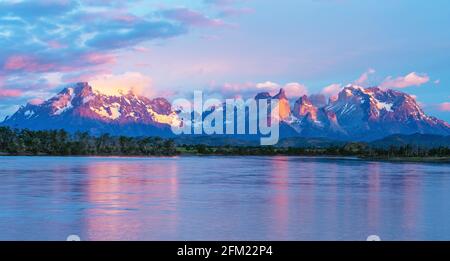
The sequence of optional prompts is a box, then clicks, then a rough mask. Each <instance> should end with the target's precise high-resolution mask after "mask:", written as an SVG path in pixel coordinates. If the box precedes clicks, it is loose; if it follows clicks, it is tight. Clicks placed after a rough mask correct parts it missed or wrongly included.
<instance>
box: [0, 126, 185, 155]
mask: <svg viewBox="0 0 450 261" xmlns="http://www.w3.org/2000/svg"><path fill="white" fill-rule="evenodd" d="M0 153H2V154H7V155H61V156H64V155H105V156H107V155H114V156H171V155H175V154H177V151H176V146H175V142H174V141H173V140H164V139H161V138H153V137H145V138H131V137H123V136H121V137H111V136H109V135H107V134H105V135H102V136H100V137H94V136H90V135H89V134H88V133H86V132H83V133H81V132H79V133H75V134H74V135H70V134H69V133H67V132H66V131H64V130H49V131H30V130H12V129H10V128H7V127H0Z"/></svg>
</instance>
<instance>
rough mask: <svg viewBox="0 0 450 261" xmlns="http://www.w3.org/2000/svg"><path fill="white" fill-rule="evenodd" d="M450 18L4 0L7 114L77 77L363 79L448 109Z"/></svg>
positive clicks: (423, 13) (372, 4)
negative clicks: (449, 28) (449, 27)
mask: <svg viewBox="0 0 450 261" xmlns="http://www.w3.org/2000/svg"><path fill="white" fill-rule="evenodd" d="M125 2H126V3H125ZM449 25H450V1H446V0H435V1H419V0H384V1H380V0H377V1H375V0H364V1H361V0H353V1H352V0H281V1H276V0H198V1H175V0H171V1H144V0H138V1H116V0H104V1H100V0H79V1H66V0H43V1H17V0H14V1H12V0H11V1H8V0H6V1H5V0H4V1H0V47H1V51H0V66H1V68H2V69H1V71H0V117H2V118H3V117H4V116H6V115H8V114H11V113H12V112H14V110H16V109H17V107H18V106H20V105H23V104H25V103H26V102H28V101H31V102H36V103H38V102H39V101H40V100H42V99H46V98H48V97H50V96H51V95H53V94H54V93H55V92H57V91H58V90H59V89H60V88H61V87H62V86H64V85H66V84H69V83H71V82H75V81H89V82H90V83H92V84H93V85H95V86H94V87H96V88H98V89H108V88H117V87H121V88H122V87H123V88H133V89H134V90H138V91H139V92H142V94H144V95H148V96H170V97H174V96H177V95H183V94H186V93H190V92H191V91H192V90H195V89H202V90H205V91H208V92H211V93H218V94H220V95H224V96H227V95H233V94H248V95H250V94H252V93H256V92H258V91H261V90H262V89H265V90H270V91H275V90H276V89H277V88H279V87H286V88H287V89H288V90H290V93H288V94H291V95H292V96H296V95H300V94H303V93H309V94H313V93H321V92H322V93H325V94H327V95H332V93H333V92H335V91H336V90H339V88H340V87H342V86H344V85H346V84H348V83H358V84H360V85H363V86H367V87H368V86H374V85H381V86H383V87H386V88H395V89H399V90H401V91H405V92H407V93H410V94H413V95H415V96H417V100H418V101H419V102H420V103H421V104H422V106H423V107H424V109H425V111H426V112H427V113H429V114H431V115H433V116H437V117H439V118H442V119H444V120H446V121H450V91H449V84H450V62H449V61H450V30H448V26H449Z"/></svg>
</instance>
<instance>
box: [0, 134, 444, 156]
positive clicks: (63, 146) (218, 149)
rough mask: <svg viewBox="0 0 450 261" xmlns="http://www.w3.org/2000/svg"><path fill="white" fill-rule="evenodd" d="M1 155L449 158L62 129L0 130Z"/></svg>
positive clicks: (408, 151)
mask: <svg viewBox="0 0 450 261" xmlns="http://www.w3.org/2000/svg"><path fill="white" fill-rule="evenodd" d="M0 154H1V155H53V156H69V155H73V156H78V155H79V156H90V155H92V156H93V155H99V156H173V155H180V154H181V155H230V156H231V155H234V156H239V155H242V156H244V155H255V156H256V155H264V156H270V155H289V156H355V157H360V158H373V159H377V158H379V159H391V158H392V159H393V158H410V159H413V158H416V159H419V160H420V159H423V158H444V159H447V160H448V159H450V148H449V147H437V148H436V147H435V148H424V147H418V146H411V145H406V146H399V147H395V146H390V147H388V148H375V147H371V146H369V145H368V144H367V143H363V142H348V143H346V144H345V145H343V146H328V147H277V146H231V145H225V146H207V145H203V144H197V145H186V144H177V143H176V141H175V140H173V139H162V138H159V137H126V136H118V137H116V136H110V135H108V134H103V135H101V136H92V135H89V134H88V133H87V132H77V133H74V134H70V133H68V132H66V131H64V130H45V131H31V130H27V129H24V130H19V129H11V128H9V127H0Z"/></svg>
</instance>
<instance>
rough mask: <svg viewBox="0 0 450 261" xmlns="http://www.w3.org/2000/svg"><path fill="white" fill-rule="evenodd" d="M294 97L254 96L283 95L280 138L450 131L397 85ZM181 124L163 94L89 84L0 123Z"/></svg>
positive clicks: (97, 130)
mask: <svg viewBox="0 0 450 261" xmlns="http://www.w3.org/2000/svg"><path fill="white" fill-rule="evenodd" d="M290 98H293V97H287V96H286V93H285V92H284V90H282V89H281V90H280V92H279V93H278V94H276V95H274V96H271V95H270V94H269V93H267V92H265V93H259V94H257V95H256V96H255V99H256V100H258V99H279V101H280V103H279V109H280V110H279V111H280V117H279V118H280V119H281V123H280V138H281V139H282V138H290V139H293V138H296V137H297V138H298V137H305V138H325V139H328V140H341V141H342V140H344V141H373V140H378V139H382V138H384V137H387V136H389V135H393V134H403V135H410V134H415V133H419V134H431V135H442V136H448V135H450V125H449V124H448V123H446V122H444V121H442V120H439V119H436V118H434V117H430V116H427V115H426V114H425V113H424V112H423V110H422V109H421V108H420V106H419V105H418V103H417V102H416V101H415V99H414V98H413V97H412V96H410V95H408V94H406V93H403V92H399V91H395V90H385V89H380V88H377V87H373V88H363V87H360V86H355V85H348V86H347V87H345V88H344V89H343V90H342V91H341V92H340V93H339V94H338V95H337V97H335V98H331V99H330V100H329V101H328V102H325V101H322V102H319V103H318V102H317V101H316V100H317V98H318V97H316V96H311V97H308V96H306V95H305V96H302V97H300V98H298V99H297V100H296V101H295V102H292V104H291V100H290ZM313 98H314V99H313ZM221 109H223V111H224V112H225V109H224V108H221ZM207 114H208V113H205V115H207ZM205 115H204V116H205ZM247 119H248V114H247ZM179 124H180V121H179V119H178V115H177V113H176V112H174V111H172V110H171V104H170V103H169V102H168V101H167V100H166V99H164V98H156V99H148V98H146V97H141V96H137V95H134V94H132V93H127V94H122V95H118V96H110V95H105V94H102V93H99V92H97V91H94V90H93V89H92V88H91V86H89V85H88V84H87V83H77V84H75V85H73V86H70V87H68V88H65V89H64V90H62V91H61V92H60V93H58V94H57V95H55V96H54V97H52V98H51V99H49V100H47V101H45V102H44V103H42V104H40V105H33V104H27V105H26V106H23V107H21V108H20V109H19V110H18V111H17V112H16V113H15V114H14V115H12V116H11V117H9V118H7V119H6V120H5V121H4V122H3V123H1V125H6V126H10V127H13V128H28V129H33V130H45V129H59V128H63V129H66V130H68V131H70V132H75V131H88V132H90V133H91V134H93V135H98V134H102V133H109V134H111V135H127V136H161V137H173V136H174V134H173V133H172V131H171V129H170V127H171V126H172V125H179ZM220 138H221V135H216V137H215V139H220ZM223 138H224V139H227V138H233V135H231V136H223ZM235 138H239V139H243V140H254V139H257V138H258V137H257V136H252V135H236V137H235Z"/></svg>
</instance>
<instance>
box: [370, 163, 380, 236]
mask: <svg viewBox="0 0 450 261" xmlns="http://www.w3.org/2000/svg"><path fill="white" fill-rule="evenodd" d="M367 175H368V184H367V185H368V195H367V218H368V225H369V229H372V230H374V232H376V229H378V228H379V221H380V163H378V162H373V163H370V164H369V165H368V171H367Z"/></svg>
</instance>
